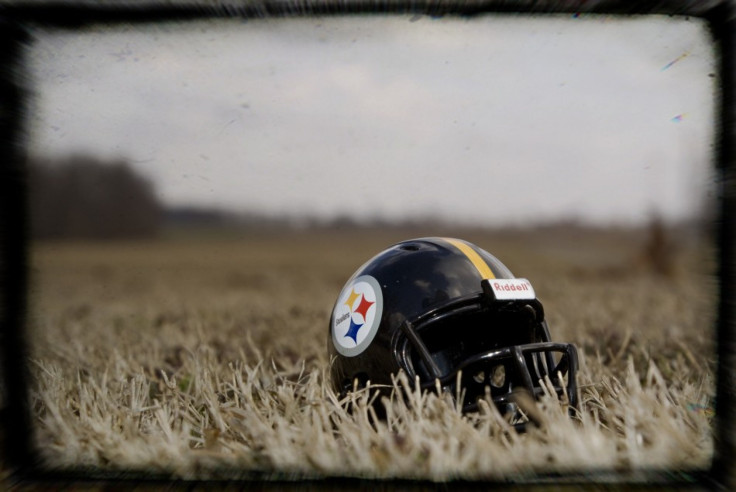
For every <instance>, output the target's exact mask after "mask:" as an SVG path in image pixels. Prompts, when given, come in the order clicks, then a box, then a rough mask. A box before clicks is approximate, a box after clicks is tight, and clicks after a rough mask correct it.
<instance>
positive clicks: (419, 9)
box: [0, 0, 736, 490]
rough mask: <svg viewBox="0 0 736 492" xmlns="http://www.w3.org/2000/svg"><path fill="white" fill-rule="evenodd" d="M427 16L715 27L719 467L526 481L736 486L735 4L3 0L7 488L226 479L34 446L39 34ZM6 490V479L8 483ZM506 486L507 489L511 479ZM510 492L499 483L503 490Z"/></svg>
mask: <svg viewBox="0 0 736 492" xmlns="http://www.w3.org/2000/svg"><path fill="white" fill-rule="evenodd" d="M364 13H373V14H418V15H431V16H442V15H456V16H473V15H477V14H481V13H483V14H485V13H519V14H570V15H572V14H576V13H579V14H616V15H628V16H634V15H656V14H664V15H676V16H690V17H698V18H702V19H703V20H705V21H706V22H707V24H708V26H709V28H710V32H711V36H712V39H713V41H714V44H715V47H716V49H717V50H719V51H718V53H717V55H718V57H717V70H718V77H720V79H719V82H720V92H719V94H718V96H719V97H720V99H719V100H718V101H717V103H718V104H717V113H716V121H715V128H716V135H715V139H716V140H715V144H716V146H717V149H716V152H715V170H716V180H717V185H718V186H719V188H718V189H719V196H718V198H719V201H718V209H717V216H716V223H715V231H716V243H717V245H718V247H719V262H718V278H719V303H718V307H717V319H716V328H717V337H718V338H717V340H718V345H717V353H716V355H717V358H718V369H717V372H716V378H717V381H716V393H717V400H716V416H715V421H714V422H715V426H714V450H715V454H714V458H713V460H712V463H711V466H710V468H707V469H694V470H685V471H681V470H680V471H673V472H671V473H666V472H662V471H653V472H651V473H650V472H637V473H636V474H634V475H622V476H618V475H616V473H615V471H610V470H604V471H601V472H598V473H596V472H592V473H576V474H565V475H562V474H560V475H557V474H554V475H542V476H536V477H533V478H531V479H526V478H523V479H522V483H524V484H527V485H541V486H543V487H544V486H548V485H549V484H557V485H562V486H563V487H571V486H577V485H593V484H596V483H598V484H600V483H605V484H609V485H610V484H616V485H625V486H628V487H632V486H639V487H640V486H642V485H647V486H648V487H649V486H655V487H667V488H673V487H677V488H683V487H685V488H693V487H694V488H704V489H714V488H716V489H723V490H729V489H730V490H736V470H734V469H736V426H735V425H734V412H733V406H734V403H735V402H736V396H735V395H734V389H735V388H734V376H735V374H736V372H735V371H736V336H735V335H736V333H735V329H736V318H735V316H736V292H735V291H734V273H735V270H734V267H735V266H736V261H735V259H734V236H735V234H734V233H735V229H736V216H735V215H734V213H735V211H734V206H735V205H736V163H734V138H735V137H736V125H734V119H735V118H736V106H734V104H735V100H734V89H733V82H734V76H736V74H735V73H734V64H733V58H734V54H735V53H736V44H734V43H735V41H736V37H735V36H734V27H735V26H736V24H735V22H736V9H735V8H734V2H733V1H732V0H711V1H708V0H706V1H702V2H698V1H697V0H693V1H689V0H660V1H658V0H641V1H637V0H589V1H586V0H572V1H562V0H560V1H551V0H547V1H544V0H374V1H371V0H353V1H351V0H342V1H341V0H293V1H291V2H290V1H288V0H287V1H276V0H241V1H230V2H227V1H225V2H218V3H215V2H207V1H206V0H192V1H187V0H181V1H177V0H170V1H169V2H167V3H156V2H150V0H144V1H141V2H133V1H130V2H125V1H122V2H120V1H114V2H110V3H105V4H99V3H95V2H85V1H81V2H80V3H75V1H74V0H69V1H68V2H65V1H63V0H62V1H57V2H34V1H32V0H25V1H24V0H20V1H17V2H12V1H10V2H8V1H2V0H0V67H1V68H0V173H1V174H0V289H1V290H0V296H1V297H0V363H1V364H2V366H0V367H2V369H0V371H1V372H0V377H1V378H2V379H0V389H4V394H3V395H2V398H1V399H0V415H2V418H3V420H4V422H3V424H4V429H3V431H2V432H1V433H0V439H2V440H4V442H3V443H2V444H3V445H4V446H3V448H4V449H3V450H2V454H0V472H2V475H0V476H3V475H4V476H6V478H5V481H6V484H5V485H11V486H12V485H13V484H16V485H24V484H25V485H31V486H32V485H36V486H44V485H46V486H48V485H50V484H52V483H57V482H60V483H67V482H76V483H78V484H81V483H85V484H90V483H100V482H103V483H104V482H107V481H109V480H115V481H116V482H119V481H124V482H129V481H131V480H132V481H133V483H136V484H141V483H147V484H149V485H153V486H157V485H163V484H169V485H171V484H172V483H173V484H174V485H179V486H181V485H185V486H187V487H194V486H195V485H218V484H219V485H222V484H229V483H231V481H232V478H231V477H230V476H229V475H228V479H227V481H226V482H217V481H214V482H213V481H208V482H189V481H175V482H170V481H169V480H170V479H169V477H167V476H161V475H151V474H150V472H145V471H140V474H136V473H137V471H136V470H129V471H126V472H119V473H118V472H103V471H100V470H90V469H84V468H73V469H64V470H48V469H44V468H43V467H42V465H41V464H40V461H39V458H38V455H37V453H36V452H35V450H34V449H33V447H32V445H31V439H30V435H31V421H30V416H29V415H30V414H29V411H28V393H27V392H28V370H27V367H26V365H25V364H26V358H25V354H26V353H27V346H26V341H25V339H24V336H23V327H24V326H25V322H26V314H25V310H26V307H27V306H26V291H27V287H28V279H27V274H28V263H27V250H26V242H27V239H28V231H27V226H26V222H27V211H26V206H25V197H26V191H27V190H26V188H27V186H26V180H25V179H26V175H25V169H24V165H25V158H26V153H25V149H24V146H23V145H24V128H25V126H24V125H25V123H26V109H27V100H28V91H27V90H26V88H25V86H24V82H25V80H24V78H23V76H24V71H23V60H24V53H25V48H26V47H27V46H28V45H30V44H31V43H32V39H31V33H32V30H33V28H34V27H48V28H62V29H77V28H80V27H83V26H87V25H91V24H98V25H105V24H109V25H119V24H124V23H154V22H161V21H186V20H207V19H227V18H262V17H285V16H310V15H321V16H328V15H349V14H364ZM235 478H236V479H239V480H244V481H245V483H244V484H243V485H248V484H250V485H256V483H257V484H258V485H259V486H261V487H263V486H266V487H274V488H278V489H293V488H297V487H298V488H300V489H303V488H305V487H307V486H308V487H310V488H311V487H314V488H318V489H320V490H331V489H344V488H348V487H349V488H364V487H366V488H370V489H375V488H386V487H387V486H390V487H394V486H395V487H397V488H398V487H401V488H408V489H419V488H422V489H424V488H433V487H436V486H437V484H433V483H432V482H426V483H425V482H415V481H407V480H399V481H394V480H391V481H385V480H376V481H370V482H364V481H363V480H361V479H357V478H341V477H327V478H322V477H309V476H307V477H304V476H293V475H291V474H287V473H281V472H252V471H247V470H246V471H240V472H239V473H238V475H236V477H235ZM0 483H2V482H0ZM503 483H504V484H508V483H509V482H503ZM457 484H460V485H462V486H463V487H470V488H476V487H477V488H483V489H486V488H488V487H489V486H491V485H494V483H490V482H465V481H459V482H450V483H449V484H448V483H445V484H443V488H444V487H447V486H451V485H457ZM495 485H501V483H495Z"/></svg>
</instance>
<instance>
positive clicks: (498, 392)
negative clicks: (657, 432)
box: [328, 237, 578, 412]
mask: <svg viewBox="0 0 736 492" xmlns="http://www.w3.org/2000/svg"><path fill="white" fill-rule="evenodd" d="M328 347H329V348H328V352H329V355H330V360H331V362H332V365H331V378H332V382H333V385H334V387H335V389H336V391H338V392H339V393H340V394H342V395H345V394H347V393H348V392H349V391H351V390H353V389H354V387H356V385H357V387H362V386H365V385H366V384H367V383H368V381H370V382H371V386H372V387H373V386H377V387H383V388H385V389H386V390H387V391H390V390H391V388H392V374H396V373H398V372H399V371H404V372H405V373H406V374H407V375H408V376H409V378H410V380H411V381H414V380H415V378H417V377H418V379H419V382H420V385H421V387H422V388H423V389H432V388H436V387H437V386H438V385H439V386H440V387H441V388H443V389H444V390H446V391H449V392H450V393H451V394H452V395H456V394H464V396H463V401H462V408H463V410H464V411H473V410H476V409H477V406H478V403H477V402H478V399H480V398H485V397H487V396H490V398H491V399H492V400H493V402H495V403H496V405H497V406H498V408H499V409H501V410H502V412H507V411H510V410H511V409H513V408H515V407H514V401H515V398H514V396H513V394H514V392H515V391H518V390H520V389H525V390H526V391H527V392H528V393H529V394H530V395H533V396H534V397H538V396H539V395H540V394H542V393H543V389H542V386H541V383H540V380H543V379H544V378H545V376H548V377H549V379H550V381H551V383H552V386H553V387H554V389H555V391H556V392H557V393H558V395H562V394H563V392H566V394H567V397H568V401H569V403H570V407H571V408H575V407H576V405H577V399H578V396H577V385H576V381H575V377H576V371H577V367H578V358H577V351H576V349H575V346H574V345H572V344H568V343H554V342H552V341H551V340H550V335H549V329H548V327H547V323H546V321H545V319H544V310H543V309H542V304H541V303H540V302H539V300H538V299H537V298H536V294H535V292H534V289H533V288H532V286H531V283H530V282H529V281H528V280H526V279H523V278H515V277H514V276H513V275H512V274H511V272H510V271H509V269H508V268H506V266H504V264H503V263H501V262H500V261H499V260H498V259H497V258H495V257H494V256H493V255H491V254H490V253H488V252H487V251H485V250H483V249H481V248H479V247H477V246H475V245H474V244H471V243H469V242H467V241H463V240H460V239H453V238H438V237H431V238H421V239H413V240H409V241H403V242H400V243H398V244H395V245H393V246H391V247H390V248H388V249H386V250H384V251H383V252H381V253H379V254H378V255H376V256H375V257H373V258H372V259H370V260H369V261H368V262H366V263H365V264H364V265H363V266H361V267H360V268H359V269H358V270H357V271H356V272H355V274H354V275H353V276H352V277H351V278H350V279H349V280H348V281H347V283H346V284H345V286H344V287H343V289H342V291H341V292H340V295H339V296H338V298H337V301H336V303H335V306H334V308H333V310H332V316H331V318H330V330H329V340H328ZM458 384H459V385H461V388H458V387H457V385H458ZM458 390H462V393H461V392H459V391H458Z"/></svg>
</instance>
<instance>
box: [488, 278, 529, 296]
mask: <svg viewBox="0 0 736 492" xmlns="http://www.w3.org/2000/svg"><path fill="white" fill-rule="evenodd" d="M486 282H488V284H489V285H490V286H491V290H493V295H495V296H496V299H497V300H499V301H511V300H514V299H536V297H537V296H536V294H535V293H534V287H532V284H531V282H529V281H528V280H527V279H525V278H490V279H488V280H486Z"/></svg>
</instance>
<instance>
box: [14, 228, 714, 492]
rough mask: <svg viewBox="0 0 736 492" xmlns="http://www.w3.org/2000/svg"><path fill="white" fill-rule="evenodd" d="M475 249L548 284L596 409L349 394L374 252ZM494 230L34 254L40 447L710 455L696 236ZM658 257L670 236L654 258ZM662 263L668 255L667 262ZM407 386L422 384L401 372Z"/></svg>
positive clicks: (400, 459) (554, 325)
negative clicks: (355, 281) (342, 357)
mask: <svg viewBox="0 0 736 492" xmlns="http://www.w3.org/2000/svg"><path fill="white" fill-rule="evenodd" d="M447 234H452V235H455V236H459V237H463V238H464V239H468V240H470V241H472V242H474V243H476V244H477V245H479V246H480V247H482V248H484V249H487V250H489V251H490V252H492V253H493V254H495V255H496V256H498V257H499V258H500V259H501V260H502V261H503V262H504V263H505V264H506V265H507V266H509V268H510V269H511V270H512V271H513V272H514V274H515V275H517V276H523V277H526V278H529V279H530V280H531V281H532V283H533V285H534V286H535V289H536V291H537V294H538V296H539V298H540V299H541V301H542V302H543V304H544V306H545V311H546V313H547V317H548V320H549V323H550V330H551V332H552V337H553V339H554V340H557V341H567V342H573V343H575V344H576V345H577V347H578V349H579V351H580V355H581V370H580V374H579V384H580V388H581V389H580V391H581V400H582V404H581V412H580V414H579V415H578V417H577V418H573V419H570V418H568V417H567V416H566V409H565V408H564V403H560V402H558V401H557V400H556V398H553V397H548V398H545V399H543V400H542V401H540V402H539V404H538V407H539V408H538V412H539V413H540V414H541V416H542V417H541V418H542V422H543V423H542V425H541V426H540V427H533V428H531V429H530V430H529V431H528V432H526V433H524V434H517V433H515V432H513V431H510V430H509V426H508V423H507V422H506V421H505V420H504V419H503V418H502V417H501V416H500V415H499V414H498V413H497V411H495V409H494V408H492V407H489V406H485V407H483V408H482V410H481V411H480V412H479V413H476V414H470V415H462V414H461V413H459V412H458V411H457V409H456V408H455V406H454V405H453V403H452V401H451V399H450V398H448V397H443V396H439V397H438V396H437V395H434V394H425V395H422V394H418V393H412V395H411V401H410V404H409V405H407V404H406V402H404V401H402V400H398V399H394V400H390V401H389V400H386V401H385V402H384V404H385V405H386V406H387V413H388V417H387V419H385V420H375V419H373V418H372V410H371V409H370V407H369V406H368V405H367V404H366V403H367V401H368V400H369V399H370V398H371V394H370V391H364V392H363V393H360V394H357V395H354V396H353V397H352V401H350V402H345V401H338V399H337V397H336V396H335V395H334V394H333V393H332V392H331V391H330V390H329V388H328V385H327V384H326V380H325V375H326V374H327V368H328V363H329V361H328V360H327V356H326V343H327V330H328V328H327V325H328V320H329V315H330V312H331V310H332V306H333V303H334V301H335V298H336V296H337V294H338V292H339V290H340V289H341V287H342V285H343V283H344V282H345V281H346V280H347V278H348V277H349V276H350V275H351V274H352V273H353V271H354V270H355V269H357V268H358V267H359V266H360V265H361V264H362V263H363V262H364V261H366V260H367V259H368V258H370V257H371V256H373V255H374V254H376V253H377V252H379V251H380V250H382V249H383V248H385V247H387V246H389V245H390V244H392V243H394V242H396V241H399V240H402V239H407V238H409V237H416V236H422V235H447ZM646 241H647V240H646V236H645V235H637V234H633V233H624V232H621V231H619V232H616V231H598V232H595V233H592V232H585V231H583V230H577V229H576V230H573V231H567V232H565V233H561V232H559V231H557V232H556V231H547V232H541V233H536V234H532V233H524V232H517V233H510V232H509V233H503V234H502V233H496V234H491V233H484V232H477V231H475V232H473V231H465V232H462V231H460V232H459V231H450V230H443V231H427V230H416V231H362V232H356V231H353V232H339V231H333V232H320V233H317V232H310V231H303V232H292V233H283V234H280V235H275V234H272V235H265V234H262V235H252V236H250V237H247V236H246V237H236V236H235V235H233V236H228V237H225V236H222V237H206V236H202V237H196V238H190V239H188V240H183V239H181V238H179V239H172V238H169V239H159V240H151V241H140V242H135V241H131V242H108V243H105V242H100V243H65V242H47V243H38V244H34V245H33V246H32V249H31V267H32V271H31V281H32V283H31V285H32V290H31V292H30V296H29V299H28V301H29V305H30V307H29V324H30V325H31V329H30V332H29V343H30V348H31V353H30V362H29V365H30V370H31V373H32V394H31V408H32V412H33V422H34V436H33V441H34V443H35V445H36V446H37V449H38V450H39V452H40V453H41V456H42V457H43V459H44V462H45V464H46V466H49V467H59V468H64V467H68V466H83V467H87V466H89V467H94V468H100V469H103V470H113V471H117V470H127V469H135V470H145V471H151V472H154V473H162V474H166V475H170V476H173V477H182V478H211V477H229V476H237V474H238V473H239V471H238V470H261V471H273V470H280V471H286V472H287V473H292V472H296V473H303V474H307V475H309V476H326V475H327V476H334V475H339V476H369V477H402V478H426V479H430V480H448V479H456V478H467V479H506V478H510V477H518V476H522V477H530V476H534V475H535V474H545V473H549V472H570V471H580V470H612V471H616V472H637V471H639V470H652V469H654V470H657V469H663V468H681V469H686V470H687V469H692V468H698V467H706V466H708V464H709V461H710V458H711V454H712V448H713V443H712V436H711V430H712V427H711V425H712V422H711V421H712V418H713V410H712V408H713V397H714V391H715V389H714V368H715V360H714V355H713V354H714V333H713V311H714V306H715V302H716V301H715V288H716V285H715V278H714V277H713V275H712V273H713V268H714V266H713V263H712V251H709V250H708V248H707V247H706V246H707V245H706V246H704V245H703V244H699V243H698V242H697V241H694V240H690V241H678V242H677V243H676V244H675V248H674V249H669V248H663V247H659V250H657V248H655V250H654V251H649V252H647V246H646V244H647V243H646ZM650 249H651V248H650ZM660 262H663V264H664V265H665V267H664V268H663V267H662V266H661V265H658V264H659V263H660ZM397 384H398V385H402V384H406V385H410V383H409V382H405V381H403V382H402V381H398V382H397Z"/></svg>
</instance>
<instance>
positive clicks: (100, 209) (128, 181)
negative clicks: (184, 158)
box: [27, 154, 163, 239]
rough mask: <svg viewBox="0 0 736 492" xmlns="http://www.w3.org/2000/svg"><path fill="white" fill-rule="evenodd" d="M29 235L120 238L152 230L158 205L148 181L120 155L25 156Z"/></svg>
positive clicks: (156, 222) (160, 215) (158, 222)
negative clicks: (27, 157) (118, 157)
mask: <svg viewBox="0 0 736 492" xmlns="http://www.w3.org/2000/svg"><path fill="white" fill-rule="evenodd" d="M27 173H28V174H27V176H28V188H27V190H28V193H27V196H28V211H29V219H30V221H29V224H30V236H31V238H33V239H52V238H78V239H120V238H140V237H149V236H152V235H154V234H156V233H157V232H158V230H159V228H160V226H161V222H162V220H163V208H162V206H161V204H160V203H159V201H158V199H157V198H156V193H155V189H154V187H153V184H152V183H151V182H149V181H148V180H147V179H146V178H145V177H143V176H141V175H140V174H138V173H136V172H135V171H134V170H133V169H132V168H131V167H130V166H129V165H128V163H127V162H126V161H125V160H122V159H113V160H101V159H98V158H95V157H92V156H88V155H82V154H78V155H69V156H66V157H63V158H40V157H35V158H32V159H30V160H29V162H28V166H27Z"/></svg>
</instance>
